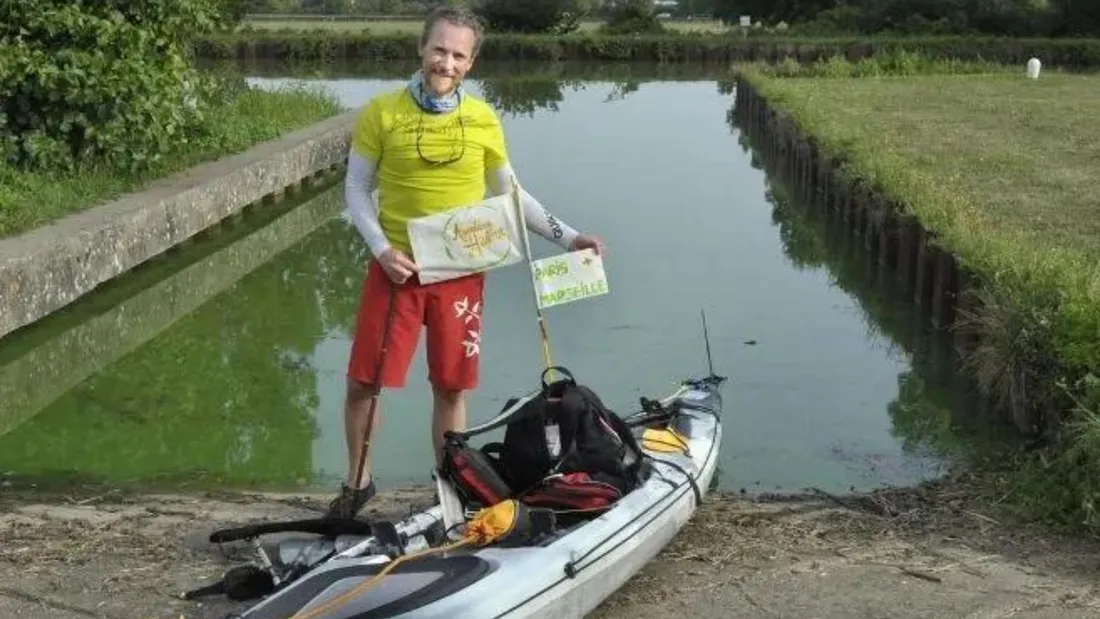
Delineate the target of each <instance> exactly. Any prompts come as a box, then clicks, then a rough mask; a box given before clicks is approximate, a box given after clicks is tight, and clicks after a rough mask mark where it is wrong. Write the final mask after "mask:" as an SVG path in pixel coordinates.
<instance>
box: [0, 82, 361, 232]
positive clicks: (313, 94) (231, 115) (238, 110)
mask: <svg viewBox="0 0 1100 619" xmlns="http://www.w3.org/2000/svg"><path fill="white" fill-rule="evenodd" d="M342 111H343V110H342V108H341V106H340V104H339V102H338V101H337V100H336V99H335V98H334V97H333V96H331V95H330V94H329V93H325V92H321V91H317V90H311V89H305V88H299V87H293V88H289V87H288V88H285V89H283V90H279V91H268V92H265V91H260V90H245V91H242V92H241V93H240V94H238V95H237V96H236V97H235V98H234V99H233V100H232V101H231V102H230V103H229V104H228V105H227V106H226V107H225V108H224V109H220V110H213V113H212V114H211V116H212V119H213V120H212V123H213V125H212V127H211V129H210V136H211V137H209V138H206V139H204V140H202V141H200V142H198V143H196V144H193V145H191V146H189V147H186V148H184V149H182V150H181V151H180V152H179V153H177V155H176V156H175V157H172V158H171V159H166V160H165V161H163V162H160V163H159V164H158V165H156V167H154V168H152V169H150V170H148V171H146V172H144V173H142V174H140V175H132V174H129V173H126V172H120V171H116V170H110V169H91V168H89V169H85V170H81V171H79V172H77V173H75V174H66V175H58V174H51V173H27V172H23V171H19V170H15V169H12V168H10V167H7V166H4V165H2V164H0V237H4V236H11V235H15V234H19V233H21V232H25V231H27V230H30V229H31V228H34V227H37V226H41V225H44V224H46V223H49V222H51V221H54V220H56V219H58V218H61V217H64V216H65V215H69V214H71V213H75V212H78V211H82V210H85V209H87V208H89V207H91V206H95V205H97V204H100V203H103V202H105V201H108V200H111V199H113V198H116V197H118V196H120V195H122V194H124V193H127V192H132V191H136V190H140V189H141V188H142V187H143V186H145V185H146V184H148V183H149V182H150V181H152V180H155V179H157V178H161V177H164V176H167V175H169V174H172V173H174V172H178V171H181V170H183V169H185V168H187V167H190V166H193V165H196V164H199V163H202V162H206V161H212V160H215V159H218V158H221V157H225V156H228V155H231V154H235V153H239V152H242V151H244V150H247V149H248V148H249V147H251V146H254V145H256V144H258V143H260V142H264V141H267V140H271V139H275V138H278V137H280V136H282V135H285V134H287V133H289V132H291V131H293V130H296V129H300V128H303V127H305V126H308V125H310V124H313V123H315V122H319V121H321V120H324V119H325V118H328V117H330V116H333V115H335V114H338V113H340V112H342Z"/></svg>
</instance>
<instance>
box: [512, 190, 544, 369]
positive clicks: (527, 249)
mask: <svg viewBox="0 0 1100 619" xmlns="http://www.w3.org/2000/svg"><path fill="white" fill-rule="evenodd" d="M512 205H513V206H514V207H515V209H516V215H517V218H518V219H519V230H520V234H521V235H523V253H524V257H525V258H526V259H527V275H528V277H530V278H531V295H532V297H533V298H534V301H535V314H536V316H537V317H538V326H539V338H540V339H541V341H542V361H543V364H544V365H545V366H546V369H547V370H549V369H550V368H551V367H552V366H553V362H552V361H551V360H550V334H549V333H548V332H547V330H546V317H545V316H543V314H542V304H541V303H539V291H538V286H537V285H536V284H535V271H534V269H533V268H532V265H531V238H530V237H529V236H528V235H527V219H526V218H525V217H524V215H523V204H522V202H521V201H520V188H519V183H518V182H516V177H515V175H514V174H513V175H512Z"/></svg>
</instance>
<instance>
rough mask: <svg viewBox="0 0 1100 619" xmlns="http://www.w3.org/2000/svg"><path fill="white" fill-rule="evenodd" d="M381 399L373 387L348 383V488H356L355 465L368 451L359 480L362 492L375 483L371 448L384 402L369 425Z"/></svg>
mask: <svg viewBox="0 0 1100 619" xmlns="http://www.w3.org/2000/svg"><path fill="white" fill-rule="evenodd" d="M377 397H378V389H377V388H376V387H375V386H373V385H368V384H365V383H360V382H358V381H356V380H353V379H348V393H347V400H346V401H345V403H344V438H345V440H346V441H347V449H348V474H347V480H346V483H347V485H348V487H351V488H354V487H356V486H355V473H356V471H355V465H356V464H357V463H358V462H359V456H360V453H361V451H362V450H363V449H364V448H365V449H366V450H367V456H366V458H365V459H364V460H363V469H362V475H361V476H360V478H359V485H358V487H359V488H365V487H367V484H369V483H370V481H371V472H370V470H371V466H370V456H371V451H373V450H372V449H370V445H371V443H372V442H373V440H374V437H375V436H376V435H377V432H378V421H379V419H380V418H381V417H382V414H381V412H382V407H381V406H380V404H381V403H380V402H379V403H376V404H375V405H374V419H373V423H372V424H371V427H370V429H369V430H368V429H367V423H368V422H370V421H371V420H370V419H369V417H370V412H371V402H372V401H373V400H374V399H375V398H377Z"/></svg>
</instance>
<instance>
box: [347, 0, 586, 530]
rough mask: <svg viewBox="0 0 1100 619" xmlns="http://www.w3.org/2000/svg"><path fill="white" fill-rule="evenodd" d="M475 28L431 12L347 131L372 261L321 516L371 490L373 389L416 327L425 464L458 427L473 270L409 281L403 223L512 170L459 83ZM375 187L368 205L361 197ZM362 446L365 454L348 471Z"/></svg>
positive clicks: (356, 214)
mask: <svg viewBox="0 0 1100 619" xmlns="http://www.w3.org/2000/svg"><path fill="white" fill-rule="evenodd" d="M482 36H483V33H482V28H481V24H480V22H479V20H478V19H477V17H476V16H475V15H473V14H472V13H470V12H469V11H468V10H466V9H463V8H460V7H454V6H444V7H440V8H437V9H436V10H435V11H433V12H432V13H431V14H430V15H429V16H428V18H427V20H426V21H425V23H424V30H423V33H422V34H421V37H420V56H421V59H422V62H421V68H420V70H418V71H417V72H416V73H415V74H414V75H413V76H412V79H411V80H410V81H409V83H408V84H407V85H406V86H403V87H402V88H399V89H396V90H394V91H391V92H388V93H384V94H381V95H379V96H377V97H375V98H374V99H372V100H371V101H370V102H368V103H367V105H366V106H365V107H364V108H363V111H362V112H361V113H360V115H359V118H358V120H357V121H356V126H355V128H354V130H353V136H352V146H351V151H350V153H349V154H348V172H347V180H346V182H345V191H346V194H347V203H348V211H349V214H350V215H351V218H352V221H353V222H354V224H355V226H356V228H357V229H358V230H359V232H360V233H361V234H362V235H363V238H364V240H365V241H366V243H367V244H368V246H369V247H370V250H371V253H372V255H373V256H374V258H372V260H371V261H370V263H369V265H368V268H367V275H366V278H365V281H364V284H363V293H362V297H361V300H360V309H359V315H358V321H357V325H356V331H355V338H354V341H353V343H352V346H351V358H350V360H349V362H348V389H347V400H346V404H345V411H344V419H345V425H344V431H345V433H346V439H347V452H348V475H347V480H346V481H345V482H344V484H343V485H342V488H341V492H340V495H339V496H337V497H336V498H335V499H334V500H333V501H332V504H331V505H330V507H329V512H328V516H330V517H341V518H352V517H354V516H355V515H356V514H357V513H358V512H359V511H360V510H361V509H362V508H363V506H364V505H365V504H366V502H367V501H368V500H370V498H371V497H373V496H374V493H375V486H374V480H373V477H372V475H371V474H370V466H369V460H370V458H369V457H370V454H369V452H370V448H369V446H370V443H371V440H370V438H369V437H370V436H371V435H372V434H373V433H374V431H375V430H376V427H377V422H378V419H379V417H380V407H379V406H377V402H375V403H374V404H375V406H374V407H372V406H371V404H372V401H373V400H374V399H375V398H376V397H377V395H378V393H379V390H380V389H381V388H397V387H402V386H404V383H405V375H406V374H407V372H408V367H409V364H410V362H411V360H412V356H413V353H414V351H415V349H416V346H417V341H418V339H419V335H420V328H421V326H424V327H426V333H427V338H426V339H427V353H428V368H429V376H428V378H429V382H430V383H431V385H432V396H433V414H434V417H433V420H432V447H433V449H434V451H435V454H436V466H437V467H438V466H439V465H440V457H441V451H442V447H443V435H444V432H446V431H448V430H452V429H462V428H464V427H465V425H466V406H465V398H464V393H465V392H466V391H467V390H469V389H473V388H474V387H476V386H477V382H478V360H479V358H480V354H479V353H480V333H481V313H482V310H483V309H484V305H483V301H482V291H483V287H484V275H483V274H480V273H479V274H474V275H469V276H465V277H461V278H458V279H452V280H447V281H443V282H437V283H433V284H429V285H423V284H420V283H419V281H418V280H417V276H416V273H417V266H416V262H415V256H410V254H411V247H410V243H409V238H408V233H407V231H406V224H407V223H408V221H409V220H410V219H413V218H416V217H421V216H424V215H430V214H434V213H438V212H442V211H446V210H449V209H452V208H455V207H460V206H465V205H469V204H473V203H475V202H480V201H481V200H483V199H485V196H486V193H487V189H488V191H489V193H491V194H492V195H501V194H503V193H506V192H508V191H511V188H512V184H511V183H512V177H513V175H514V172H513V170H512V167H511V164H510V163H509V161H508V152H507V149H506V147H505V140H504V132H503V129H502V127H501V124H500V120H499V118H498V117H497V115H496V113H495V112H494V111H493V109H492V108H491V107H490V106H489V105H488V104H487V103H486V102H484V101H482V100H480V99H476V98H474V97H472V96H470V95H469V94H467V93H465V92H464V91H463V89H462V87H461V84H462V80H463V78H464V77H465V76H466V74H467V72H469V70H470V69H471V67H473V63H474V58H475V57H476V56H477V52H478V49H479V47H480V44H481V39H482ZM375 188H377V189H378V191H379V194H378V195H379V197H378V205H377V209H376V208H375V204H374V202H373V200H372V198H371V192H372V191H373V190H374V189H375ZM522 204H523V209H524V217H525V218H526V220H527V227H528V229H530V230H531V231H532V232H535V233H536V234H539V235H540V236H542V237H543V238H546V239H548V240H550V241H552V242H554V243H556V244H557V245H559V246H560V247H562V248H563V249H566V250H580V249H593V250H595V251H596V252H601V251H603V244H602V242H601V241H600V240H599V239H598V238H595V237H592V236H589V235H585V234H578V233H577V232H576V231H575V230H573V229H572V228H570V227H569V226H568V225H566V224H565V223H564V222H562V221H561V220H559V219H557V218H555V217H554V216H553V215H551V214H550V212H549V211H547V210H546V209H545V208H543V207H542V205H541V204H539V202H538V201H537V200H536V199H535V198H534V197H532V196H531V195H530V194H529V193H527V192H526V191H522ZM391 295H393V296H392V297H391ZM391 300H392V302H393V304H392V306H391V304H390V302H391ZM391 309H392V311H391ZM379 359H382V361H381V363H379ZM379 365H381V368H382V371H381V373H379V372H378V366H379ZM372 408H373V411H372ZM372 412H373V414H371V413H372ZM368 426H369V427H368ZM364 443H365V444H366V447H365V448H366V449H367V453H366V454H363V463H364V466H363V468H362V470H361V471H358V472H360V473H361V475H359V476H357V475H356V473H357V471H356V468H357V466H356V465H357V463H358V462H359V460H360V451H361V449H363V448H364ZM357 477H359V483H358V485H356V479H357Z"/></svg>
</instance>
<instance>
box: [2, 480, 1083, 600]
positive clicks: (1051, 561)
mask: <svg viewBox="0 0 1100 619" xmlns="http://www.w3.org/2000/svg"><path fill="white" fill-rule="evenodd" d="M974 496H975V492H974V490H973V488H972V487H971V486H970V485H969V484H968V482H967V481H966V480H965V479H964V480H955V481H953V482H951V483H947V484H943V485H939V486H935V487H923V488H920V489H910V490H898V491H889V492H885V491H884V492H878V493H873V494H868V495H851V496H844V497H833V496H826V495H809V496H803V497H786V498H773V499H764V498H758V499H755V500H752V499H748V498H742V497H737V496H718V495H712V497H711V498H710V500H709V501H708V503H707V504H706V505H704V506H703V508H702V509H701V510H700V511H699V512H698V513H697V514H696V516H695V518H693V520H692V521H691V522H690V523H689V524H688V526H687V527H686V528H685V529H684V530H683V531H682V533H681V534H680V535H679V536H678V537H677V538H676V539H675V540H674V541H673V543H672V544H671V545H670V546H669V547H668V548H667V549H666V550H665V552H663V553H662V554H661V555H660V556H659V557H658V558H657V559H656V560H654V561H653V562H652V563H651V564H650V565H648V566H647V567H646V568H645V569H644V570H643V571H642V572H641V573H639V574H638V575H637V576H636V577H635V578H634V579H633V580H631V581H630V582H629V583H627V585H626V586H625V587H623V588H622V589H621V590H620V591H619V592H618V593H617V594H615V595H614V596H612V598H610V599H609V600H607V602H606V603H605V604H604V605H603V606H602V607H601V608H599V609H598V610H597V611H596V612H595V613H594V614H593V615H592V616H593V617H594V618H596V619H619V618H620V617H621V618H624V619H626V618H630V619H657V618H658V617H659V618H661V619H665V618H667V617H670V616H685V615H687V616H690V617H692V619H702V618H708V617H716V618H717V617H723V618H728V617H746V618H749V617H751V618H757V617H759V618H764V619H768V618H792V619H795V618H797V619H815V618H816V619H834V618H835V619H853V618H856V617H868V618H875V619H882V618H894V617H898V618H902V617H904V618H926V617H927V618H933V617H935V618H936V619H941V618H958V619H1001V618H1009V617H1011V618H1014V619H1069V618H1074V619H1077V618H1085V617H1096V616H1100V585H1098V584H1097V582H1098V579H1097V576H1098V575H1100V569H1098V568H1100V544H1098V543H1097V542H1096V541H1095V540H1082V539H1079V538H1073V537H1059V536H1057V535H1055V534H1053V533H1051V532H1049V531H1044V530H1041V529H1039V528H1037V527H1027V526H1019V525H1011V524H1008V523H1007V522H1002V521H1001V520H1000V518H1001V517H1002V516H1000V515H999V514H998V513H997V512H996V511H995V508H994V507H991V506H988V505H983V504H982V503H981V502H980V501H978V500H977V499H975V498H974ZM325 498H326V497H321V496H308V495H270V494H268V495H243V494H220V495H210V494H208V495H202V496H179V495H145V496H125V495H121V494H118V493H107V494H99V495H92V496H84V495H81V496H61V495H50V496H41V495H40V496H33V495H26V494H21V493H10V492H9V493H8V495H6V496H3V497H2V498H0V540H3V542H2V544H0V617H5V618H8V617H12V618H15V617H20V618H21V617H27V618H32V617H33V618H41V619H77V618H86V617H101V618H107V619H180V618H181V617H182V618H185V619H222V618H223V617H225V616H226V615H227V614H228V613H230V612H231V611H234V610H240V608H241V607H240V606H234V605H231V604H229V603H226V602H222V601H218V600H216V601H209V600H208V601H205V602H202V603H199V602H194V601H182V600H179V599H175V598H174V597H173V596H174V595H175V594H178V593H179V592H181V591H184V590H187V589H191V588H194V587H196V586H198V585H200V584H204V583H206V582H209V581H210V580H212V579H216V578H218V577H219V576H220V575H221V573H222V572H223V571H224V570H225V569H226V567H227V566H229V565H231V564H232V563H233V562H234V561H235V560H239V559H240V558H241V557H240V556H239V555H238V556H234V554H233V553H232V552H229V553H227V554H223V552H219V549H217V548H216V547H211V546H210V545H209V544H208V543H207V542H206V536H207V535H208V533H209V532H210V531H211V530H212V529H214V528H216V527H219V526H226V525H232V524H239V523H242V522H245V521H249V520H259V519H275V518H298V517H310V516H315V515H316V513H317V511H316V510H319V509H320V508H321V506H322V505H323V501H324V499H325ZM379 498H380V499H382V500H379V501H378V503H377V505H378V507H375V508H374V511H375V513H376V514H379V515H385V516H388V517H394V516H398V515H400V514H401V513H407V512H408V511H409V510H410V509H414V508H419V507H422V506H424V505H426V504H427V501H428V499H429V495H428V493H427V492H426V491H425V490H422V489H412V490H407V491H403V492H398V493H389V494H386V495H384V496H380V497H379Z"/></svg>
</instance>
